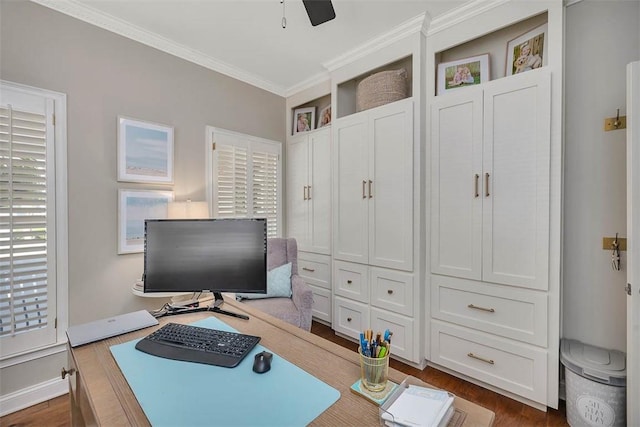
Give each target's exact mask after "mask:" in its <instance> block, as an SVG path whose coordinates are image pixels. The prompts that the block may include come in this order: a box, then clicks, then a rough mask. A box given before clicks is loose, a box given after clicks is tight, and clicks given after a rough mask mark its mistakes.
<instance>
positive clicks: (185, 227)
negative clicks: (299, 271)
mask: <svg viewBox="0 0 640 427" xmlns="http://www.w3.org/2000/svg"><path fill="white" fill-rule="evenodd" d="M143 282H144V292H145V293H147V292H175V293H180V292H212V293H213V294H214V296H215V302H214V304H213V306H215V307H218V306H219V305H220V304H221V303H222V295H221V293H222V292H243V293H266V292H267V220H266V219H262V218H260V219H256V218H237V219H236V218H233V219H231V218H217V219H156V220H151V219H148V220H145V242H144V274H143ZM214 311H215V310H214Z"/></svg>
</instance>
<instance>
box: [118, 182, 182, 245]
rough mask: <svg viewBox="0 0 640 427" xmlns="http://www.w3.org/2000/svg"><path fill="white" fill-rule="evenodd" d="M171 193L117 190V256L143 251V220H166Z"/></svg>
mask: <svg viewBox="0 0 640 427" xmlns="http://www.w3.org/2000/svg"><path fill="white" fill-rule="evenodd" d="M171 201H173V191H161V190H122V189H121V190H118V254H131V253H136V252H143V251H144V220H145V219H166V218H167V210H168V205H169V202H171Z"/></svg>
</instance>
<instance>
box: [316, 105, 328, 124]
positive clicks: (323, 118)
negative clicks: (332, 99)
mask: <svg viewBox="0 0 640 427" xmlns="http://www.w3.org/2000/svg"><path fill="white" fill-rule="evenodd" d="M329 123H331V105H327V106H326V107H324V108H323V109H322V110H320V114H318V128H321V127H322V126H326V125H328V124H329Z"/></svg>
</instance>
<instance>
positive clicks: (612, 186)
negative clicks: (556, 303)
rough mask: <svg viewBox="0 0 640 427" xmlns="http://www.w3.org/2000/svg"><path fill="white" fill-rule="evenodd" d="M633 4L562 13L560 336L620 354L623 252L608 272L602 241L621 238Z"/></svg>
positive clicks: (588, 0) (637, 31) (638, 43)
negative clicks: (620, 118) (620, 124)
mask: <svg viewBox="0 0 640 427" xmlns="http://www.w3.org/2000/svg"><path fill="white" fill-rule="evenodd" d="M639 18H640V2H639V1H636V0H633V1H629V0H616V1H593V0H585V1H581V2H579V3H576V4H574V5H572V6H569V7H568V8H567V9H566V45H565V47H566V50H565V53H566V56H565V58H566V61H565V67H566V68H565V73H566V74H565V163H564V179H565V181H564V259H563V274H564V292H563V307H562V315H563V322H564V325H563V336H564V337H567V338H572V339H577V340H580V341H583V342H585V343H588V344H592V345H596V346H600V347H605V348H612V349H617V350H622V351H626V336H625V334H626V308H625V307H626V294H625V293H624V290H623V288H624V285H625V283H626V275H627V272H626V268H625V265H626V253H625V252H623V255H622V264H623V265H622V270H621V271H613V270H612V268H611V252H610V251H605V250H603V249H602V238H603V237H605V236H615V233H616V232H618V233H619V235H620V236H622V237H626V183H625V180H626V165H625V161H626V160H625V159H626V155H625V149H626V145H625V138H626V131H624V130H616V131H611V132H604V131H603V123H604V119H605V118H607V117H614V116H615V114H616V109H617V108H620V114H621V115H622V114H624V113H625V112H626V111H625V108H626V107H625V103H626V65H627V64H628V63H629V62H632V61H637V60H638V59H640V25H639V24H638V23H639V22H640V19H639Z"/></svg>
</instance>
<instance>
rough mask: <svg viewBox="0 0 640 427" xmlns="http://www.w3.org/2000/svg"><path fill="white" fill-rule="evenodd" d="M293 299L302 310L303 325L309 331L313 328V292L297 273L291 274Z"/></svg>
mask: <svg viewBox="0 0 640 427" xmlns="http://www.w3.org/2000/svg"><path fill="white" fill-rule="evenodd" d="M291 291H292V295H291V299H292V300H293V303H294V304H295V306H296V308H297V309H298V310H299V311H300V315H301V320H302V325H300V327H301V328H302V329H305V330H307V331H310V330H311V310H312V308H313V292H312V291H311V287H310V286H309V285H307V283H306V282H305V281H304V280H302V277H300V276H298V275H297V274H292V275H291Z"/></svg>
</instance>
